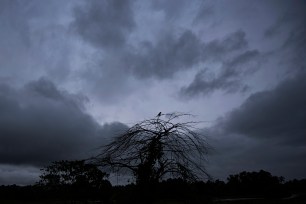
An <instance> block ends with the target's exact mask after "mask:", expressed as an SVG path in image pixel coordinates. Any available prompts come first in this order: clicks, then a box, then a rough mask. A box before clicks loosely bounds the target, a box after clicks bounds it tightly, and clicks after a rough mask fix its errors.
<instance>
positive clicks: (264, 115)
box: [224, 73, 306, 145]
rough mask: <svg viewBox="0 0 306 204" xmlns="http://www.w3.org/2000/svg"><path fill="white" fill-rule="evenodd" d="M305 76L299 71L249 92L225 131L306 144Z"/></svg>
mask: <svg viewBox="0 0 306 204" xmlns="http://www.w3.org/2000/svg"><path fill="white" fill-rule="evenodd" d="M305 79H306V75H305V74H303V73H300V74H299V75H298V76H296V77H295V78H293V79H289V80H286V81H284V82H283V83H281V84H280V85H279V86H277V87H276V88H275V89H273V90H271V91H263V92H259V93H256V94H253V95H251V96H250V97H249V98H248V99H247V100H246V101H245V102H244V103H243V104H242V106H241V107H240V108H238V109H237V110H234V111H233V112H231V113H230V114H229V115H228V116H227V118H226V123H225V124H224V128H225V131H226V132H232V133H236V134H243V135H247V136H251V137H255V138H262V139H270V138H271V139H277V141H279V142H284V143H285V144H288V145H290V144H294V145H306V138H305V135H306V127H305V121H306V95H305V94H304V92H305V89H306V81H305Z"/></svg>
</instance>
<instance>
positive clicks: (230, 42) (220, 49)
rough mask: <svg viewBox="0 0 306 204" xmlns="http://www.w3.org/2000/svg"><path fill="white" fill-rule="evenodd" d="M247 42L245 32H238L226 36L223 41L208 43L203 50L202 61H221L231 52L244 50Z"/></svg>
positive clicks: (217, 40)
mask: <svg viewBox="0 0 306 204" xmlns="http://www.w3.org/2000/svg"><path fill="white" fill-rule="evenodd" d="M247 46H248V42H247V40H246V34H245V32H243V31H241V30H238V31H236V32H233V33H230V34H228V35H226V36H225V37H224V38H223V39H216V40H213V41H211V42H208V43H207V44H206V45H205V47H204V48H203V58H204V60H213V61H216V60H222V59H224V58H225V57H228V55H229V54H231V53H232V52H237V51H240V50H244V49H246V48H247Z"/></svg>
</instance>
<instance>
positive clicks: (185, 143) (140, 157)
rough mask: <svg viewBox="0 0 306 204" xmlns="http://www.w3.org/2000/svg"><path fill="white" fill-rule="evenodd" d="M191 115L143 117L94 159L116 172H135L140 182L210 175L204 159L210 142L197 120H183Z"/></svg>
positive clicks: (172, 114) (103, 166) (198, 177)
mask: <svg viewBox="0 0 306 204" xmlns="http://www.w3.org/2000/svg"><path fill="white" fill-rule="evenodd" d="M187 116H188V117H190V116H191V115H189V114H181V113H171V114H159V115H158V116H156V117H155V118H153V119H148V120H144V121H141V122H139V123H137V124H135V125H134V126H132V127H131V128H129V129H128V130H127V131H126V132H124V133H123V134H121V135H119V136H118V137H116V138H114V140H113V141H112V142H111V143H109V144H108V145H106V146H104V147H103V148H102V152H101V154H99V155H97V156H96V157H95V158H93V161H94V162H95V163H96V164H98V165H99V166H101V167H102V168H108V169H109V170H110V171H113V172H119V171H124V170H126V171H129V172H132V173H133V175H134V176H135V177H136V181H137V182H138V183H151V182H158V181H160V180H162V179H164V178H168V177H180V178H183V179H186V180H197V179H201V178H203V177H208V174H207V172H206V170H205V168H204V165H203V162H204V161H205V158H206V155H207V153H208V147H209V145H208V144H207V143H206V141H205V139H204V136H203V135H202V134H200V133H199V132H198V130H197V129H196V128H195V126H196V124H197V122H194V121H189V122H180V120H181V119H183V118H184V117H187Z"/></svg>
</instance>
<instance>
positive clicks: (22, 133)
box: [0, 0, 306, 184]
mask: <svg viewBox="0 0 306 204" xmlns="http://www.w3.org/2000/svg"><path fill="white" fill-rule="evenodd" d="M305 10H306V1H303V0H295V1H289V0H286V1H283V0H269V1H267V0H258V1H252V0H223V1H222V0H219V1H204V0H198V1H197V0H194V1H187V0H155V1H145V0H113V1H111V0H86V1H85V0H65V1H62V0H53V1H47V0H22V1H21V0H19V1H18V0H0V184H13V183H16V184H31V183H33V182H35V181H37V179H38V176H39V173H40V172H39V169H40V168H41V167H42V166H44V165H48V164H49V163H50V162H51V161H56V160H61V159H78V158H86V157H87V156H88V155H91V154H93V152H94V151H95V149H96V148H97V147H99V146H100V145H103V144H105V143H106V142H107V141H109V139H110V138H111V137H112V136H113V135H116V134H118V133H120V131H122V130H124V129H125V128H127V127H128V126H131V125H133V124H134V123H135V122H137V121H140V120H143V119H147V118H151V117H154V116H156V114H157V113H158V112H160V111H161V112H163V113H167V112H174V111H179V112H185V113H190V114H194V115H196V120H199V121H206V122H205V123H203V124H202V126H201V128H203V132H204V133H205V134H206V135H207V140H208V142H209V143H210V144H211V146H212V147H213V150H212V151H211V152H210V155H209V156H208V163H207V170H208V173H210V174H211V175H212V176H213V177H214V178H216V179H218V178H219V179H225V178H226V177H227V176H228V175H229V174H235V173H238V172H240V171H243V170H247V171H253V170H254V171H257V170H260V169H264V170H266V171H270V172H271V173H272V174H274V175H278V176H285V178H287V179H292V178H306V163H305V158H306V56H305V53H306V12H305Z"/></svg>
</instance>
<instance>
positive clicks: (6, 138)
mask: <svg viewBox="0 0 306 204" xmlns="http://www.w3.org/2000/svg"><path fill="white" fill-rule="evenodd" d="M83 101H84V99H83V97H81V96H78V95H71V94H69V93H67V92H64V91H60V90H58V89H57V88H56V87H55V85H54V84H53V83H51V82H50V81H48V80H46V79H40V80H38V81H34V82H31V83H29V84H27V85H26V86H25V87H24V88H22V89H20V90H16V89H13V88H11V87H9V86H7V85H5V84H2V85H1V86H0V112H1V115H0V138H1V143H0V163H2V164H28V165H42V164H47V163H48V162H50V161H54V160H61V159H80V158H82V157H83V158H84V157H86V156H89V155H91V154H93V153H95V151H94V149H95V148H97V147H99V145H102V144H104V142H105V138H107V137H111V136H112V134H115V133H118V131H120V130H123V129H124V128H126V126H125V125H123V124H121V123H112V124H107V125H104V126H100V125H99V124H98V123H97V122H95V120H94V119H93V118H92V117H91V116H90V115H88V114H87V113H85V111H84V108H83V107H82V106H83Z"/></svg>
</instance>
